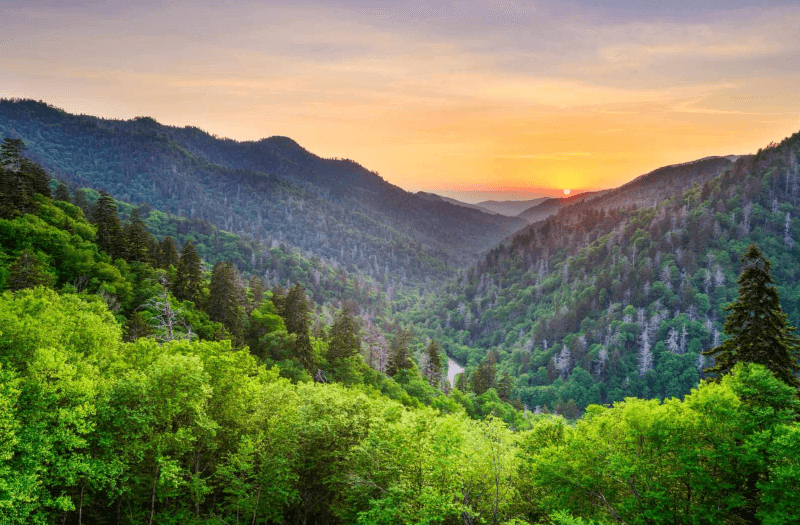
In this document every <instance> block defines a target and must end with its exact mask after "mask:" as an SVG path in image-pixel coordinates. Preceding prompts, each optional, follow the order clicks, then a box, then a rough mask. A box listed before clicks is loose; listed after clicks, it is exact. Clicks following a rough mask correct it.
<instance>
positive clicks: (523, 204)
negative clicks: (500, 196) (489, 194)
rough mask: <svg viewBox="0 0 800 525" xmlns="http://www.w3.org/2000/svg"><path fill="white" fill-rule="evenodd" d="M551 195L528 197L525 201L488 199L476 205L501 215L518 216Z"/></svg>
mask: <svg viewBox="0 0 800 525" xmlns="http://www.w3.org/2000/svg"><path fill="white" fill-rule="evenodd" d="M549 198H550V197H539V198H538V199H528V200H524V201H495V200H488V201H483V202H479V203H478V204H476V206H480V207H482V208H484V209H487V210H490V211H492V212H493V213H499V214H500V215H507V216H509V217H516V216H517V215H519V214H520V213H522V212H523V211H525V210H527V209H528V208H530V207H532V206H536V205H537V204H540V203H542V202H544V201H546V200H548V199H549Z"/></svg>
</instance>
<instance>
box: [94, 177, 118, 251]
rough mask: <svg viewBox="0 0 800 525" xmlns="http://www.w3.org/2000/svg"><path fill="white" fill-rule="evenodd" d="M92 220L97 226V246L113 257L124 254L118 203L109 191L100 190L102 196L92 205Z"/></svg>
mask: <svg viewBox="0 0 800 525" xmlns="http://www.w3.org/2000/svg"><path fill="white" fill-rule="evenodd" d="M91 220H92V222H93V223H94V225H95V226H97V237H96V242H97V246H98V247H99V248H100V249H101V250H103V251H104V252H106V253H107V254H109V255H110V256H111V257H112V258H113V259H116V258H117V257H119V256H120V255H122V250H121V248H122V246H121V243H120V240H121V238H122V226H121V224H120V222H119V216H118V215H117V205H116V204H115V203H114V199H113V198H112V197H111V195H109V194H108V192H105V191H101V192H100V198H99V199H97V202H95V203H94V206H93V207H92V212H91Z"/></svg>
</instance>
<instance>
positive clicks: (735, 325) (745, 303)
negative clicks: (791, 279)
mask: <svg viewBox="0 0 800 525" xmlns="http://www.w3.org/2000/svg"><path fill="white" fill-rule="evenodd" d="M741 262H743V263H745V268H744V270H742V273H741V275H740V276H739V280H738V281H737V282H738V283H739V297H738V298H737V299H736V301H734V302H733V303H732V304H729V305H728V306H726V307H725V310H726V311H729V312H731V314H730V315H728V318H727V319H726V320H725V333H726V334H727V335H728V336H729V338H728V339H726V340H725V341H723V343H722V344H721V345H719V346H717V347H716V348H712V349H710V350H706V351H704V352H703V355H705V356H710V357H713V358H714V366H713V367H711V368H706V369H705V370H704V371H705V372H706V373H712V374H716V375H717V376H722V375H723V374H728V373H730V372H731V370H733V367H734V366H735V365H736V363H739V362H749V363H758V364H761V365H764V366H765V367H767V368H768V369H769V370H770V371H772V373H773V374H775V376H776V377H778V378H779V379H781V380H782V381H784V382H785V383H787V384H789V385H792V386H795V387H800V380H798V378H797V373H798V372H799V371H800V365H799V364H798V357H800V338H798V337H797V336H796V335H795V334H794V333H793V332H794V330H795V327H794V326H791V325H790V324H789V323H788V321H787V315H786V314H785V313H783V310H782V309H781V303H780V297H779V295H778V290H777V289H776V288H775V287H774V286H770V285H772V284H774V283H775V281H773V280H772V276H771V275H770V266H771V264H770V262H769V261H768V260H767V259H766V258H765V257H764V255H763V254H762V253H761V251H760V250H759V249H758V247H757V246H756V245H755V244H751V245H750V248H749V249H748V250H747V252H746V253H745V254H744V256H743V257H742V259H741Z"/></svg>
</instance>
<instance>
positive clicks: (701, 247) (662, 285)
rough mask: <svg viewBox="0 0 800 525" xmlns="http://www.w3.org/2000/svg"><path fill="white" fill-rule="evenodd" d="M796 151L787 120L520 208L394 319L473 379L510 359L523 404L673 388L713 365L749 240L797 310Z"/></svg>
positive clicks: (654, 393)
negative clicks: (693, 157) (740, 151)
mask: <svg viewBox="0 0 800 525" xmlns="http://www.w3.org/2000/svg"><path fill="white" fill-rule="evenodd" d="M799 165H800V133H797V134H795V135H793V136H792V137H790V138H787V139H786V140H784V141H782V142H781V143H780V144H777V145H775V144H772V145H770V146H768V147H767V148H764V149H763V150H760V151H759V152H758V153H757V154H755V155H744V156H728V157H707V158H704V159H700V160H697V161H692V162H687V163H684V164H678V165H673V166H666V167H663V168H659V169H657V170H654V171H652V172H650V173H647V174H645V175H642V176H641V177H639V178H637V179H635V180H633V181H631V182H629V183H628V184H625V185H623V186H621V187H619V188H617V189H614V190H608V191H604V192H596V193H594V194H588V195H587V194H584V195H577V196H574V197H570V198H569V199H550V200H547V201H544V202H542V203H540V204H538V205H537V206H534V207H532V208H530V209H529V210H526V211H525V212H523V213H522V214H521V215H520V217H525V218H527V219H528V220H531V221H533V224H531V225H530V226H528V227H527V228H524V229H522V230H520V231H519V232H517V233H515V234H513V235H512V236H510V237H509V238H508V239H507V240H505V241H504V242H503V243H501V244H500V245H499V246H498V247H496V248H495V249H493V250H490V251H489V252H488V253H487V255H486V257H485V258H484V259H483V260H482V261H481V262H480V263H478V264H477V265H475V266H474V267H472V268H470V269H469V270H468V271H465V272H461V273H459V275H458V276H457V277H455V278H453V279H451V280H450V281H449V282H448V283H447V284H445V285H444V286H442V287H440V288H439V290H438V291H437V293H436V294H434V295H431V296H429V297H428V298H427V300H426V301H424V302H422V303H421V304H419V305H417V306H416V307H415V308H411V309H409V310H408V311H406V312H403V316H404V319H405V320H406V322H409V323H413V324H415V325H417V326H423V327H424V330H423V331H424V333H426V335H427V336H428V337H431V338H432V339H435V340H437V341H440V342H441V344H442V345H443V346H444V348H445V349H446V350H447V352H448V354H449V355H451V356H453V357H455V358H456V359H458V360H460V361H461V362H463V363H466V365H467V366H466V368H467V370H468V373H470V374H474V377H478V378H481V381H480V382H481V384H484V383H485V378H486V377H487V374H488V376H489V377H496V378H500V377H503V375H504V374H508V376H509V378H510V381H513V383H514V396H513V397H519V398H520V399H521V400H522V401H523V403H526V404H527V405H528V406H530V407H531V408H535V407H537V406H538V407H540V408H542V407H549V408H550V409H553V408H554V407H555V408H556V410H559V407H563V406H565V405H567V404H570V401H573V402H574V403H575V404H577V406H578V407H584V406H586V405H588V404H591V403H613V402H617V401H620V400H622V399H624V398H625V397H626V396H638V397H645V398H664V397H671V396H676V397H681V396H683V395H685V394H687V393H688V392H689V391H690V389H691V388H693V387H695V386H696V385H697V383H698V381H699V379H700V378H701V377H702V374H703V372H702V371H703V368H704V367H705V366H706V365H707V364H708V362H707V360H706V358H705V357H704V356H702V355H701V354H700V351H702V350H706V349H709V348H712V347H715V346H717V345H718V344H719V343H720V341H721V340H722V338H723V337H724V335H723V328H724V322H725V318H726V316H727V312H726V311H725V310H724V307H725V305H726V304H728V303H729V302H730V301H732V300H733V299H734V298H735V297H736V296H737V287H738V285H737V282H736V279H737V277H738V275H739V273H740V271H741V264H740V262H739V261H740V257H741V255H742V254H743V253H744V251H746V250H747V248H748V246H749V245H750V243H753V242H754V243H756V244H757V245H758V246H759V247H760V248H761V250H763V252H764V253H765V255H766V256H767V257H768V258H769V260H770V261H771V262H772V275H773V277H774V278H775V280H776V281H777V283H778V285H777V288H778V291H779V293H780V297H781V304H782V307H783V310H784V312H786V313H787V314H788V316H789V320H790V322H791V323H792V324H794V325H797V324H799V323H800V266H798V264H797V261H798V260H800V242H798V241H800V218H798V217H800V168H799V167H798V166H799ZM508 382H509V380H506V384H507V383H508Z"/></svg>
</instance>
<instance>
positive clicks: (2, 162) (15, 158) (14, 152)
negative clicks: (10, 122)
mask: <svg viewBox="0 0 800 525" xmlns="http://www.w3.org/2000/svg"><path fill="white" fill-rule="evenodd" d="M24 149H25V142H24V141H23V140H22V139H12V138H10V137H6V138H4V139H3V144H2V145H0V167H2V168H3V169H6V170H8V171H19V170H20V169H21V168H22V161H23V157H22V151H23V150H24Z"/></svg>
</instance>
